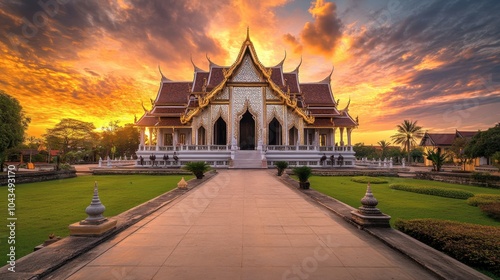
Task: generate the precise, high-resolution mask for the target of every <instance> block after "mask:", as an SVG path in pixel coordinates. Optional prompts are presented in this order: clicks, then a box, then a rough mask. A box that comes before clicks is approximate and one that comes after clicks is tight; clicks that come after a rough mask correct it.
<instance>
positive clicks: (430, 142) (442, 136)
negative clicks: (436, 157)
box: [420, 132, 455, 147]
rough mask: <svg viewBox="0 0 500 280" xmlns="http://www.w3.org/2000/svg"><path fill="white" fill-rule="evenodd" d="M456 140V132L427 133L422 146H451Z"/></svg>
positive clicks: (421, 142)
mask: <svg viewBox="0 0 500 280" xmlns="http://www.w3.org/2000/svg"><path fill="white" fill-rule="evenodd" d="M454 140H455V134H454V133H427V132H426V133H425V134H424V136H423V137H422V140H421V141H420V146H434V147H438V146H442V147H443V146H451V144H453V141H454Z"/></svg>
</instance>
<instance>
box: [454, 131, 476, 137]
mask: <svg viewBox="0 0 500 280" xmlns="http://www.w3.org/2000/svg"><path fill="white" fill-rule="evenodd" d="M457 134H458V135H460V136H461V137H464V138H472V137H474V135H476V134H477V131H461V130H457Z"/></svg>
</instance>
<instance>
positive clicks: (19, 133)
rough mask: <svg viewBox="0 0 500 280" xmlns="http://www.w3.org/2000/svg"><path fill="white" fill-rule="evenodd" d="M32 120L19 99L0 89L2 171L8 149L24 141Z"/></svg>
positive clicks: (0, 162)
mask: <svg viewBox="0 0 500 280" xmlns="http://www.w3.org/2000/svg"><path fill="white" fill-rule="evenodd" d="M30 121H31V120H30V118H28V117H26V115H25V114H24V111H23V108H22V107H21V105H20V104H19V101H17V99H15V98H13V97H12V96H10V95H8V94H7V93H5V91H3V90H0V172H3V165H4V163H5V158H6V155H7V150H8V149H11V148H13V147H15V146H17V145H18V144H21V143H22V142H23V140H24V132H25V130H26V128H28V124H29V123H30Z"/></svg>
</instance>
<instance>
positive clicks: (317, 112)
mask: <svg viewBox="0 0 500 280" xmlns="http://www.w3.org/2000/svg"><path fill="white" fill-rule="evenodd" d="M309 111H310V112H311V114H312V115H332V116H333V115H339V112H338V111H337V110H336V109H335V108H314V109H311V108H309Z"/></svg>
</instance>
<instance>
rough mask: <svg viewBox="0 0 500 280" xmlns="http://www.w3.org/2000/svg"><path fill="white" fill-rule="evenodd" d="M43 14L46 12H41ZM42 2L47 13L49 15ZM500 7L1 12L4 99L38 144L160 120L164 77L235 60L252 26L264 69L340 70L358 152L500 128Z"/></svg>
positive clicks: (14, 5)
mask: <svg viewBox="0 0 500 280" xmlns="http://www.w3.org/2000/svg"><path fill="white" fill-rule="evenodd" d="M39 3H41V4H39ZM44 3H45V4H44ZM499 14H500V1H498V0H491V1H403V0H400V1H398V0H391V1H368V0H366V1H363V0H358V1H347V0H346V1H332V2H328V1H319V0H318V1H316V2H310V1H298V0H295V1H292V0H289V1H287V0H238V1H231V0H210V1H207V0H204V1H202V0H196V1H178V0H41V1H15V0H5V1H2V2H0V55H1V59H0V90H4V91H5V92H7V93H8V94H10V95H12V96H14V97H15V98H17V99H18V100H19V101H20V103H21V105H22V106H23V108H24V110H25V112H26V113H27V115H28V116H29V117H30V118H31V124H30V126H29V129H28V135H30V136H37V137H40V136H41V135H42V134H43V133H45V130H46V129H47V128H50V127H52V126H54V125H55V124H56V123H57V122H59V120H60V119H62V118H75V119H80V120H84V121H89V122H93V123H94V124H95V126H96V127H98V128H100V127H102V126H104V125H106V124H107V123H109V122H110V121H112V120H119V121H120V123H121V124H122V125H123V124H125V123H130V122H133V121H134V115H137V117H140V116H141V115H142V114H143V109H142V107H141V102H144V104H145V105H146V107H148V108H149V107H150V104H149V100H150V98H153V99H154V98H155V97H156V94H157V90H158V87H159V83H160V74H159V72H158V65H159V66H161V69H162V72H163V73H164V75H165V76H167V77H168V78H170V79H173V80H183V81H187V80H192V78H193V66H192V64H191V61H190V57H191V56H192V59H193V61H194V62H195V63H196V65H197V66H198V67H200V68H202V69H204V70H206V69H207V68H208V67H207V65H208V62H207V59H206V55H208V57H210V59H211V60H212V61H214V62H215V63H217V64H219V65H231V64H232V63H233V62H234V60H235V59H236V55H237V53H238V51H239V48H240V46H241V43H242V42H243V41H244V39H245V36H246V29H247V26H248V27H249V28H250V37H251V39H252V41H253V42H254V45H255V47H256V50H257V54H258V56H259V58H260V60H261V62H262V63H263V64H264V65H265V66H273V65H275V64H277V63H278V62H280V61H281V60H282V59H283V57H284V54H285V51H286V54H287V58H286V61H285V64H284V68H285V71H291V70H293V69H295V67H296V66H297V65H298V63H299V61H300V58H301V57H302V59H303V63H302V66H301V68H300V80H301V82H314V81H319V80H322V79H323V78H325V77H326V76H327V75H328V73H329V72H330V71H331V69H332V66H334V67H335V71H334V73H333V76H332V89H333V92H334V98H335V100H337V99H340V105H339V107H340V108H343V107H344V106H345V105H346V104H347V101H348V100H349V98H350V99H351V105H350V111H349V112H350V113H351V115H353V116H359V120H360V126H359V128H358V129H357V130H355V131H354V133H353V143H357V142H364V143H366V144H375V143H376V142H377V141H380V140H384V139H385V140H390V136H391V135H393V134H394V133H395V131H394V129H395V126H396V125H397V124H399V123H401V122H402V121H403V120H404V119H409V120H418V123H419V124H420V125H421V126H423V127H424V130H428V131H432V132H454V131H455V129H456V128H458V129H460V130H477V129H482V130H484V129H486V128H488V127H492V126H494V125H495V124H496V123H498V122H500V28H499V26H500V17H499V16H498V15H499Z"/></svg>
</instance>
